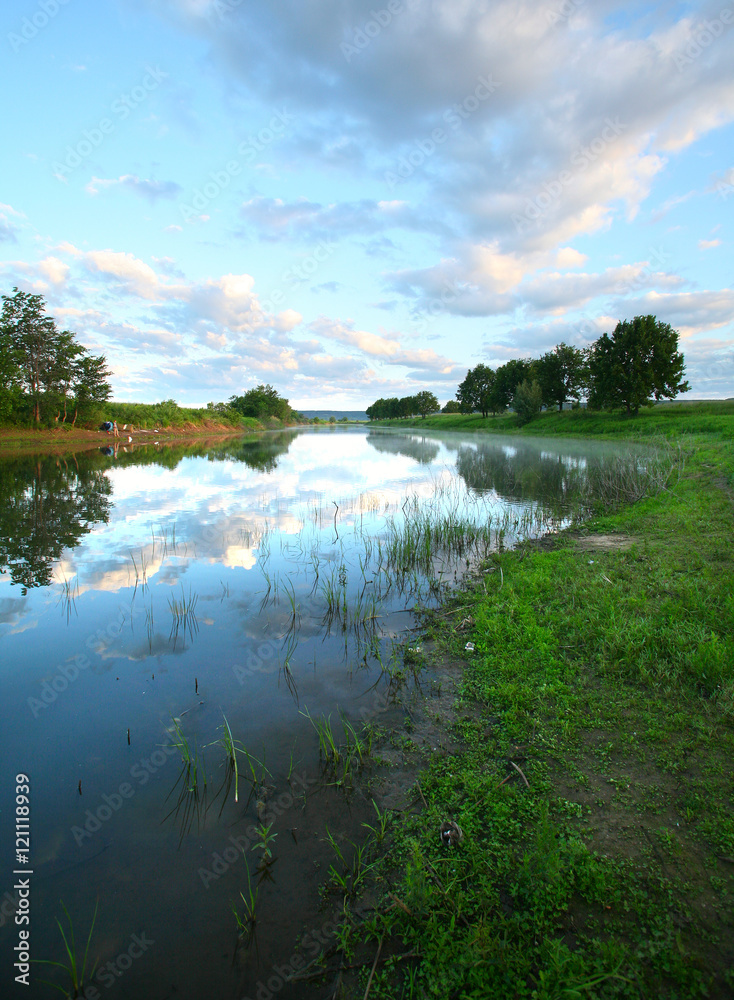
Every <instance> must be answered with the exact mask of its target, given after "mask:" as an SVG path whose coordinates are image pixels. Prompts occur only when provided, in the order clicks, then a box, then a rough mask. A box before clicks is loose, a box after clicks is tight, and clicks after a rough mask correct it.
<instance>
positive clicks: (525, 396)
mask: <svg viewBox="0 0 734 1000" xmlns="http://www.w3.org/2000/svg"><path fill="white" fill-rule="evenodd" d="M542 405H543V390H542V389H541V387H540V383H539V382H537V381H535V380H533V381H532V382H531V381H530V379H527V378H526V379H524V380H523V381H522V382H521V383H520V384H519V385H518V386H517V388H516V389H515V395H514V396H513V397H512V408H513V410H514V411H515V413H516V414H517V418H518V423H520V424H527V423H529V422H530V421H531V420H532V419H533V418H534V417H537V415H538V414H539V413H540V408H541V406H542Z"/></svg>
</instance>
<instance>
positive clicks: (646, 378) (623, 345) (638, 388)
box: [589, 316, 690, 414]
mask: <svg viewBox="0 0 734 1000" xmlns="http://www.w3.org/2000/svg"><path fill="white" fill-rule="evenodd" d="M684 372H685V359H684V357H683V355H682V354H681V353H680V352H679V351H678V333H677V331H675V330H673V329H672V327H671V326H670V324H669V323H662V322H660V321H659V320H657V319H656V318H655V317H654V316H635V317H634V319H632V320H624V321H623V322H621V323H618V324H617V326H616V328H615V330H614V333H613V334H612V336H611V337H610V336H609V335H608V334H606V333H605V334H603V336H601V337H600V338H599V340H597V341H596V342H595V343H594V344H593V346H592V348H591V353H590V356H589V378H590V391H589V406H591V407H593V408H595V409H613V408H615V407H617V406H624V407H625V408H626V410H627V412H628V413H635V414H636V413H638V412H639V409H640V407H641V406H651V405H652V398H654V399H661V398H663V397H665V398H667V399H674V398H675V397H676V396H677V395H678V393H679V392H688V390H689V389H690V386H689V384H688V382H685V381H682V377H683V375H684ZM651 397H652V398H651Z"/></svg>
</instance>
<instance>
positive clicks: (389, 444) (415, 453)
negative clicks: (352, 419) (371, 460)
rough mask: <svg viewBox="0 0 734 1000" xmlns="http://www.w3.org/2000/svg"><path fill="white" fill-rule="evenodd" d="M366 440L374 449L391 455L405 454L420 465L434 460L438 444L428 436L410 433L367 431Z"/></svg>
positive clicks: (438, 448)
mask: <svg viewBox="0 0 734 1000" xmlns="http://www.w3.org/2000/svg"><path fill="white" fill-rule="evenodd" d="M367 441H368V443H369V444H371V445H372V447H373V448H374V449H375V450H376V451H381V452H385V453H387V454H391V455H405V456H407V457H408V458H412V459H414V460H415V461H416V462H418V463H419V464H420V465H428V464H430V463H431V462H434V461H435V460H436V456H437V455H438V452H439V450H440V445H438V444H436V442H435V441H431V440H430V438H425V437H418V436H417V435H412V434H398V435H390V434H384V433H383V434H380V433H369V434H368V435H367Z"/></svg>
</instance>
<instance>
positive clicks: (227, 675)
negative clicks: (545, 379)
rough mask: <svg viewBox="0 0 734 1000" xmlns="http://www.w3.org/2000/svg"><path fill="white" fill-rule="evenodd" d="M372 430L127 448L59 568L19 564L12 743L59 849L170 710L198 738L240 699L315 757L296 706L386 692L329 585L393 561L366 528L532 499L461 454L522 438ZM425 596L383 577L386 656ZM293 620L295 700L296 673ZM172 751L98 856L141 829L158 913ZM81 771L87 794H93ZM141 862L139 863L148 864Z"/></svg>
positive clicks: (9, 749)
mask: <svg viewBox="0 0 734 1000" xmlns="http://www.w3.org/2000/svg"><path fill="white" fill-rule="evenodd" d="M369 437H370V438H374V440H375V441H377V442H378V443H382V444H383V445H384V450H378V448H377V447H373V444H372V443H371V442H370V440H369V439H368V435H367V434H366V433H364V432H354V431H351V432H341V431H340V432H332V433H329V434H319V433H311V432H305V433H303V434H299V435H297V436H296V437H295V438H294V439H293V440H292V442H291V443H290V445H289V448H288V451H287V452H283V453H282V454H280V455H278V456H277V465H276V467H275V468H274V469H273V471H271V472H263V471H261V470H258V469H252V468H250V467H248V466H247V465H246V464H245V463H244V462H237V461H233V460H231V459H227V460H225V461H209V460H207V459H206V458H201V457H193V456H192V457H186V458H184V459H182V460H181V461H180V462H179V463H178V465H177V466H176V468H174V469H167V468H163V467H160V466H155V465H140V466H119V465H114V464H112V463H111V465H110V468H109V472H108V475H109V477H110V480H111V482H112V486H113V493H112V502H113V506H112V509H111V513H110V520H109V522H108V523H107V524H97V525H95V526H94V527H93V528H92V530H91V531H90V533H89V534H87V535H84V536H83V537H82V539H81V542H80V544H79V545H78V546H77V547H76V548H74V549H65V550H64V551H63V553H62V557H61V559H60V560H59V561H58V562H57V563H56V565H55V567H54V581H55V583H54V585H53V586H50V587H46V588H36V589H33V590H30V591H29V592H28V593H27V594H26V595H25V596H24V595H22V594H21V592H20V587H18V586H13V585H11V582H10V578H9V576H8V575H6V576H4V577H2V578H0V637H1V646H0V648H1V649H2V679H3V692H4V697H3V699H2V701H0V743H1V744H2V745H1V746H0V751H1V753H0V755H1V756H3V757H4V759H7V760H12V761H13V762H16V761H17V762H18V763H17V764H16V763H14V764H13V766H15V767H16V768H20V767H21V766H22V767H23V768H24V769H25V768H27V769H28V770H29V771H32V773H33V775H34V781H35V789H34V794H35V798H34V809H35V815H37V816H38V817H41V819H40V821H39V822H40V823H41V825H43V824H44V823H45V826H46V828H47V829H46V835H47V836H49V837H51V839H53V837H52V835H53V834H55V833H56V832H58V829H62V830H64V831H65V835H64V836H65V839H64V841H63V849H62V850H63V852H65V855H66V856H67V858H68V859H70V860H71V862H72V863H73V862H74V860H75V858H77V857H78V855H77V854H76V851H77V848H76V845H74V843H73V841H72V842H71V843H69V840H70V838H69V835H68V831H69V830H70V828H71V826H72V824H73V823H78V822H79V818H78V817H79V815H80V813H81V814H83V811H84V810H85V809H86V808H88V804H89V803H90V802H91V803H92V804H94V803H96V802H98V801H99V796H100V795H101V794H102V793H110V792H114V791H115V789H116V788H117V787H118V786H119V783H120V782H121V781H123V780H126V778H127V777H128V776H129V768H130V764H131V761H133V760H135V759H138V758H139V757H140V756H141V755H142V756H144V755H146V754H150V753H151V752H152V751H154V750H155V749H156V748H157V747H159V746H160V744H161V742H162V741H163V740H164V739H165V738H166V737H164V736H163V735H162V734H163V730H164V729H165V727H166V726H170V723H171V717H172V716H179V717H182V718H183V721H184V723H185V727H186V732H187V734H188V735H189V736H190V737H191V736H193V737H195V738H196V739H197V740H198V746H199V747H203V746H207V747H212V744H213V741H215V740H216V739H217V738H218V735H219V731H218V727H220V726H221V724H222V712H223V711H225V712H226V715H227V719H228V722H229V723H230V724H231V725H232V728H233V732H234V734H235V737H236V738H237V739H239V740H242V742H243V743H244V745H246V746H248V747H254V748H255V752H259V753H262V754H263V756H267V761H268V766H269V767H272V768H273V771H274V773H275V772H276V769H277V766H278V761H280V762H281V764H282V771H285V770H286V769H287V766H288V761H289V755H290V752H291V750H292V748H293V745H294V740H296V739H298V740H300V743H299V753H303V754H304V757H306V759H308V757H307V754H308V753H312V758H311V765H310V766H313V767H314V768H315V767H316V756H317V750H316V747H315V744H314V739H313V730H312V728H311V726H310V724H309V723H308V722H307V720H305V719H304V718H303V717H302V716H300V715H299V708H303V707H307V708H308V710H309V711H310V712H311V714H312V715H313V716H314V717H318V716H319V715H321V714H323V715H328V714H330V713H336V711H337V707H338V708H340V709H344V710H345V711H347V713H350V712H352V713H355V714H356V712H357V710H358V709H359V707H361V706H363V705H364V706H369V705H373V704H374V701H373V700H371V699H373V698H374V694H373V695H369V696H368V695H367V694H365V692H367V691H368V690H369V689H371V687H372V685H374V684H375V683H376V681H377V675H378V674H379V670H377V669H376V666H375V664H374V663H371V664H370V665H365V664H366V654H365V661H364V664H363V663H362V662H361V660H360V657H359V655H358V653H357V652H355V648H356V647H355V639H354V635H353V633H351V632H347V634H346V638H345V633H343V632H342V630H341V627H340V626H339V624H338V623H337V624H336V625H334V626H333V627H332V629H331V633H329V631H328V627H327V624H328V623H326V622H325V617H324V613H325V594H324V591H323V589H322V588H323V587H324V586H325V585H326V584H327V583H328V582H329V581H335V580H338V579H339V577H340V576H342V575H343V577H344V578H345V579H346V580H347V581H348V583H347V588H346V590H347V598H348V602H349V605H350V608H353V607H354V605H355V604H356V598H357V596H358V595H359V594H360V591H364V588H365V581H366V580H372V579H373V578H377V577H378V576H384V575H385V574H384V573H376V572H371V571H370V572H368V573H366V574H365V575H364V576H362V575H361V572H362V566H361V565H360V562H361V561H362V560H364V558H365V551H364V546H363V542H362V539H361V534H360V532H361V530H362V529H364V531H365V532H366V533H367V534H368V535H369V536H371V537H374V536H375V535H380V534H381V533H384V532H385V531H386V526H387V525H388V524H389V521H390V519H391V518H394V519H395V522H396V523H397V524H398V525H399V524H400V523H401V522H402V519H403V518H404V517H405V514H404V512H403V506H404V505H405V506H406V509H407V510H408V511H410V510H411V509H412V506H413V505H412V501H413V499H415V500H416V503H415V506H416V507H417V509H418V510H423V509H425V508H426V507H427V506H431V507H433V508H435V509H440V508H441V505H442V504H446V505H448V506H449V507H451V508H452V509H453V508H454V507H455V508H456V509H457V510H459V511H460V512H462V513H465V514H466V515H467V516H471V517H473V518H476V519H477V520H480V521H481V520H482V519H483V518H484V519H485V521H486V518H487V513H488V511H490V510H493V509H494V508H495V507H496V508H497V509H500V510H501V509H505V510H510V511H511V512H512V517H513V518H514V517H515V515H516V514H517V515H518V516H519V514H520V513H521V512H522V510H523V509H524V508H523V505H522V504H520V503H517V502H512V503H508V502H506V501H501V500H500V498H499V497H498V496H497V493H496V492H494V491H486V493H485V494H484V495H482V496H478V495H477V494H476V492H475V491H473V490H471V489H469V488H468V487H467V486H466V484H465V482H464V480H463V479H462V478H461V477H458V476H457V475H456V473H455V463H456V458H457V454H458V453H459V448H460V446H461V447H465V446H467V445H468V446H469V447H470V448H471V449H472V451H473V453H477V452H479V451H480V450H483V449H490V450H492V449H494V451H495V453H497V452H498V451H499V453H500V454H502V453H503V451H504V452H505V454H506V453H507V452H506V449H510V450H514V449H515V448H516V445H515V444H514V443H511V442H507V441H502V442H490V441H488V440H487V439H485V438H481V439H480V438H477V437H469V438H467V437H460V436H457V435H453V436H450V435H446V436H441V437H440V438H436V437H435V436H433V435H432V436H430V437H428V436H425V442H424V436H423V435H420V434H418V433H413V434H409V435H400V434H393V435H392V437H391V438H390V439H389V440H388V439H387V438H386V439H384V440H383V441H382V442H380V441H379V437H378V435H376V434H375V433H374V432H371V433H370V435H369ZM424 443H425V444H427V447H426V446H424ZM434 451H435V455H434ZM541 451H542V453H543V454H544V455H545V456H546V457H547V455H548V454H552V455H555V454H556V448H555V447H553V448H551V447H545V449H544V450H543V449H542V448H541V447H540V446H536V445H533V446H532V447H530V448H529V449H528V450H526V449H525V447H524V445H523V446H522V447H521V446H519V445H518V446H517V452H518V463H519V460H520V459H523V461H524V460H525V456H526V454H527V455H530V456H531V458H532V456H533V454H538V455H539V454H540V453H541ZM401 452H402V453H401ZM411 452H412V453H413V454H414V455H415V457H411ZM431 455H434V457H432V458H430V460H429V461H426V457H427V456H431ZM558 455H559V456H562V460H563V461H567V460H568V461H571V462H577V461H580V460H581V459H582V455H583V453H582V452H581V451H580V450H578V449H577V448H576V447H574V446H571V445H569V447H568V450H567V451H566V450H564V447H563V446H559V448H558ZM419 458H420V459H422V461H419V460H418V459H419ZM79 461H80V462H82V461H84V457H83V456H80V457H79ZM406 498H407V499H409V500H410V501H411V503H409V504H407V505H406V504H405V501H406ZM335 505H338V510H337V509H336V506H335ZM174 529H175V536H174ZM374 548H375V549H377V548H378V546H375V547H374ZM133 559H134V560H135V564H136V565H137V573H138V580H137V586H136V568H135V564H134V563H133ZM143 567H145V579H143ZM368 568H370V567H368ZM446 568H447V567H442V570H443V569H446ZM371 569H372V570H374V564H372V565H371ZM317 572H318V576H317V575H316V573H317ZM452 575H453V574H448V573H447V576H452ZM64 581H66V582H67V584H68V587H69V594H70V595H71V598H72V599H70V600H65V599H64V594H65V587H64ZM268 587H270V588H271V589H270V591H268ZM368 592H369V590H368ZM291 598H292V599H293V600H294V602H295V608H294V607H293V606H292V604H291ZM414 600H415V598H412V599H411V597H409V596H407V595H406V594H405V593H399V592H397V587H395V588H394V589H393V591H391V593H390V594H387V595H384V596H378V597H377V603H378V606H377V608H376V612H377V614H378V618H377V619H376V620H375V625H374V627H375V630H376V631H375V634H376V636H377V638H378V640H379V641H380V642H381V643H383V646H382V651H383V653H384V654H385V656H386V657H387V656H388V655H389V654H388V644H389V642H390V641H391V639H392V638H393V637H394V636H396V635H403V634H404V633H402V632H401V631H400V630H402V629H404V628H405V627H406V626H407V625H408V624H409V623H410V621H411V619H410V618H409V617H408V616H406V615H405V613H404V612H405V610H406V608H407V607H410V606H412V604H413V601H414ZM174 602H176V603H177V604H178V605H179V606H181V605H182V604H184V603H188V604H189V605H190V606H192V605H193V604H195V615H194V616H193V617H192V618H191V619H190V620H186V619H185V618H184V619H181V618H180V617H179V620H178V621H177V618H176V615H175V614H174V611H173V607H174ZM394 612H399V614H395V613H394ZM396 618H398V619H399V621H398V622H397V623H396V621H395V619H396ZM291 630H292V632H291ZM290 635H292V637H293V638H294V641H295V647H294V648H293V649H292V650H291V653H292V660H291V666H292V670H293V675H294V677H295V679H296V681H297V684H298V694H299V698H300V701H299V704H298V705H296V704H295V703H294V702H293V700H292V698H291V695H290V693H289V692H288V690H287V687H286V685H285V683H284V682H283V680H282V676H281V671H282V666H283V663H284V659H285V656H286V651H287V649H288V642H289V636H290ZM347 646H348V649H347ZM289 655H290V654H289ZM80 656H81V657H84V658H85V661H84V662H85V666H84V667H83V668H82V669H80V670H79V671H78V675H77V676H75V677H74V679H73V680H71V681H70V682H69V683H68V685H66V686H64V685H63V684H62V685H61V690H60V691H59V693H58V694H57V695H56V696H55V697H54V698H52V700H51V701H50V702H49V703H48V704H45V705H43V706H42V707H40V708H38V707H37V710H36V713H35V714H34V712H33V711H32V710H31V708H30V705H31V704H32V700H34V699H35V703H36V705H37V706H38V704H39V702H40V699H41V696H42V693H43V692H44V691H46V692H48V690H49V685H51V684H54V683H56V684H58V683H59V680H60V678H61V677H62V671H67V673H68V672H70V674H71V675H72V676H74V664H75V663H76V662H78V658H79V657H80ZM334 717H336V714H334ZM128 728H130V730H131V733H132V746H131V747H128V744H127V739H126V733H127V729H128ZM260 748H263V749H262V750H260ZM309 748H310V750H309ZM128 751H129V753H128ZM209 752H210V753H213V751H211V750H210V751H209ZM130 754H133V756H132V757H130ZM218 766H219V763H216V764H215V765H214V772H215V773H218V772H217V771H216V768H217V767H218ZM174 771H175V768H171V770H170V771H165V769H164V770H163V771H162V772H161V774H162V777H161V778H160V780H158V778H155V779H154V780H151V783H150V785H149V786H146V788H145V790H143V789H142V788H141V789H140V791H139V792H137V793H136V799H135V800H134V802H133V803H132V804H131V805H130V806H129V807H126V808H128V810H129V811H128V812H127V813H126V816H127V817H128V819H126V820H125V821H124V822H122V821H121V822H120V823H119V824H117V825H114V824H115V823H117V821H116V820H111V821H110V823H109V825H108V826H107V827H106V829H105V834H104V837H105V840H104V842H105V843H106V842H109V845H110V849H109V851H106V853H104V854H101V855H100V858H101V860H100V862H99V863H100V865H103V866H104V867H103V871H104V872H105V875H106V877H107V876H109V873H110V872H112V871H114V870H115V866H116V865H117V866H118V867H119V869H120V870H121V871H123V872H127V868H128V866H129V852H130V850H131V847H130V845H131V844H132V843H134V841H135V838H136V837H138V836H140V837H142V838H143V840H144V841H145V860H144V864H145V866H146V867H147V869H149V870H150V871H151V872H152V873H153V874H152V875H151V878H153V879H154V880H156V882H155V884H156V893H155V894H152V895H155V898H156V900H158V899H159V895H158V893H159V890H160V892H162V893H163V896H161V897H160V899H161V901H160V904H158V903H156V904H151V906H152V907H153V910H151V912H152V913H153V917H152V918H151V919H152V920H154V921H158V925H160V923H161V922H163V923H165V921H166V920H168V918H169V914H170V906H168V908H167V906H166V903H165V902H164V901H163V900H164V899H166V900H167V899H168V897H167V896H165V893H166V892H168V891H169V890H170V888H171V884H172V880H171V879H169V880H166V879H165V878H164V877H161V872H166V871H169V870H172V865H173V864H174V862H172V860H171V858H172V857H173V853H172V850H173V852H174V853H175V850H176V844H175V839H174V841H173V848H172V850H171V844H170V843H169V842H167V841H166V839H165V838H166V835H167V832H168V828H167V827H164V826H162V825H161V819H162V817H163V816H164V815H165V813H166V812H167V811H168V809H169V808H170V805H168V806H165V807H164V803H165V802H166V795H167V794H168V793H169V791H170V785H171V784H172V782H173V780H175V774H174V773H173V772H174ZM80 777H83V779H84V787H85V797H84V799H82V800H80V801H77V799H78V796H76V794H75V790H76V788H77V783H78V781H79V778H80ZM69 790H71V792H72V794H71V795H69V794H68V792H69ZM215 811H216V810H215ZM133 815H135V816H136V822H135V824H132V823H131V822H129V817H132V816H133ZM239 818H241V815H240V816H238V815H236V814H234V813H229V812H227V811H225V813H224V814H223V819H222V822H223V823H225V824H226V829H227V830H228V831H229V829H230V827H231V826H232V825H233V824H234V823H235V822H237V820H238V819H239ZM113 830H114V836H113ZM227 835H228V833H227ZM40 840H43V834H41V837H40ZM224 842H226V836H225V837H224ZM99 843H100V844H102V843H103V840H102V837H100V841H99ZM93 846H95V847H96V844H95V845H93ZM214 847H216V848H217V849H219V848H220V847H221V844H220V843H219V842H218V841H216V842H215V843H214V844H213V846H212V849H214ZM182 850H183V851H184V852H185V847H184V848H183V849H182ZM54 853H55V851H50V852H49V854H50V855H53V854H54ZM175 856H176V858H179V859H180V858H182V857H183V856H184V855H183V854H181V855H178V854H176V855H175ZM49 863H51V862H49ZM44 864H45V862H43V861H42V862H41V867H42V868H43V867H44ZM200 864H201V858H200V856H198V854H197V856H196V858H195V859H194V861H193V865H194V867H193V873H194V874H193V876H191V872H186V873H185V877H187V878H188V877H189V876H191V877H192V878H193V880H194V881H195V880H196V874H195V873H196V867H198V866H199V865H200ZM138 872H139V867H138V866H136V868H135V877H136V878H137V877H138ZM77 876H78V873H74V870H73V869H71V875H70V876H69V881H68V882H66V883H64V882H63V880H62V879H61V878H59V880H58V881H54V882H53V889H54V892H55V893H58V895H57V896H56V897H55V898H58V897H59V895H60V896H62V898H64V899H65V900H67V899H72V898H73V894H74V892H75V891H76V890H75V882H74V880H75V879H77ZM159 879H160V882H159V881H158V880H159ZM50 881H51V880H49V883H50ZM45 884H46V883H44V882H40V881H39V885H45ZM215 891H216V889H215V888H214V887H213V888H212V893H213V892H215ZM227 891H229V890H227ZM156 905H158V910H155V906H156ZM221 917H222V921H223V926H222V928H221V933H222V935H224V934H225V933H229V932H230V931H231V927H229V926H227V927H225V926H224V922H225V921H227V920H231V913H230V911H229V909H228V901H227V899H223V900H222V901H221Z"/></svg>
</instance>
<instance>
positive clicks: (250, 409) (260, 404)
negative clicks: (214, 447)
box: [229, 385, 291, 420]
mask: <svg viewBox="0 0 734 1000" xmlns="http://www.w3.org/2000/svg"><path fill="white" fill-rule="evenodd" d="M229 405H230V406H231V407H232V409H233V410H237V412H238V413H241V414H242V416H243V417H255V418H256V419H258V420H262V419H265V418H267V417H277V418H278V420H288V418H289V417H290V413H291V408H290V405H289V403H288V400H287V399H283V397H282V396H279V395H278V393H277V391H276V390H275V389H274V388H273V387H272V385H258V386H257V387H256V388H255V389H249V390H248V391H247V392H246V393H245V394H244V396H232V397H231V398H230V400H229Z"/></svg>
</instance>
